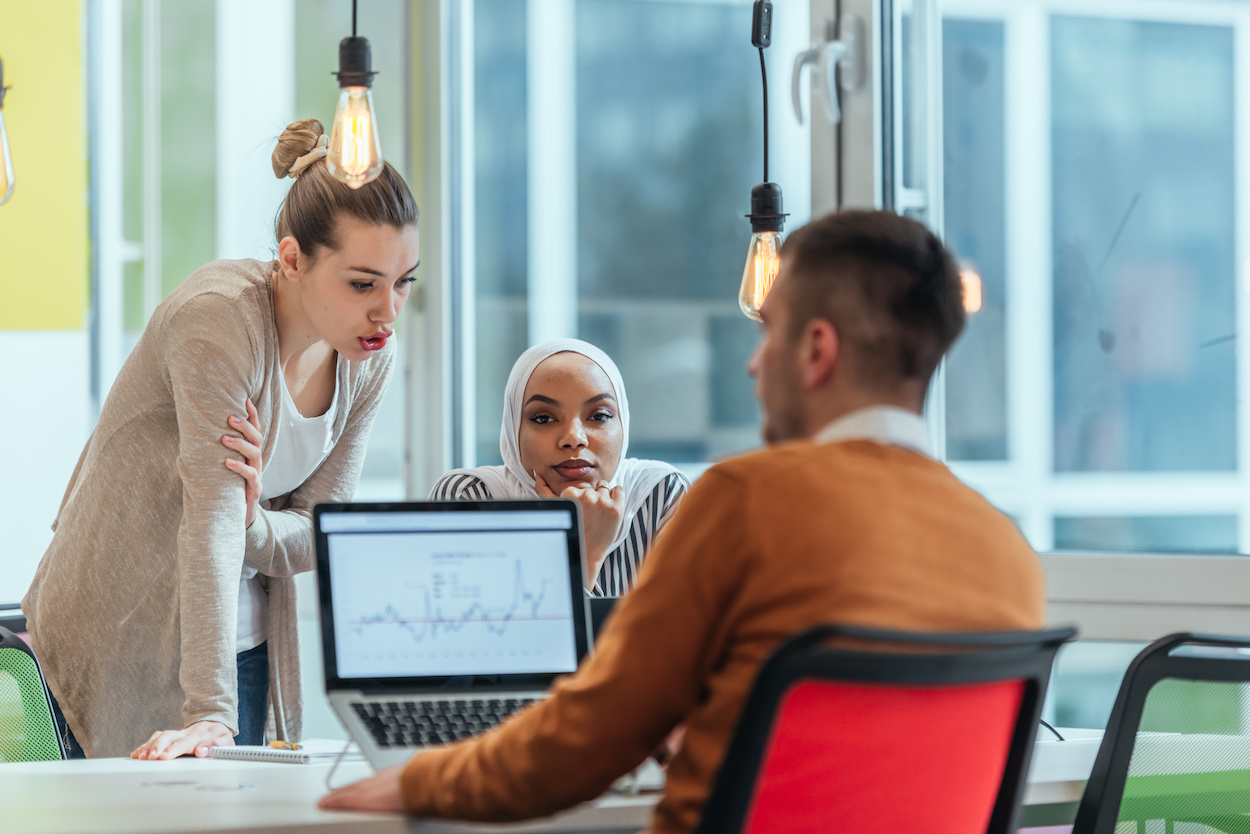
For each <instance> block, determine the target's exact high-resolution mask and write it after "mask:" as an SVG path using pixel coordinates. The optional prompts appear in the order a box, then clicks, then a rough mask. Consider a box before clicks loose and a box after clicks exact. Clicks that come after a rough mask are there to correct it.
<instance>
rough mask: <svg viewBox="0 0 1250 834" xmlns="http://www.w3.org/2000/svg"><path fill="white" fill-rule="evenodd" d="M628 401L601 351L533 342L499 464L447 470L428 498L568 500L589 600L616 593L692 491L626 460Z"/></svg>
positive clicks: (516, 374) (567, 342) (509, 392)
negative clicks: (576, 512)
mask: <svg viewBox="0 0 1250 834" xmlns="http://www.w3.org/2000/svg"><path fill="white" fill-rule="evenodd" d="M628 446H629V402H628V400H627V399H626V397H625V383H624V381H623V380H622V379H621V372H620V371H619V370H618V369H617V367H616V363H614V362H613V361H612V360H611V359H610V358H608V355H607V354H606V353H604V352H603V351H601V350H600V349H599V348H597V347H595V346H594V345H592V344H590V343H588V342H583V341H580V340H578V339H556V340H553V341H549V342H543V343H542V344H539V345H535V346H534V347H532V348H530V349H529V350H527V351H525V353H523V354H521V357H520V358H519V359H517V361H516V364H515V365H513V366H512V373H510V374H509V375H508V385H507V388H506V389H505V390H504V406H503V427H502V428H501V430H500V432H499V451H500V454H501V455H502V456H503V461H504V464H503V466H479V467H477V468H476V469H453V470H452V471H451V472H448V473H447V474H446V475H444V476H443V477H442V478H441V479H440V480H439V482H438V483H437V484H435V485H434V489H433V490H432V491H431V492H430V498H432V499H436V500H443V501H448V500H460V499H464V500H484V499H492V498H494V499H516V498H535V497H543V498H556V497H560V498H572V499H574V500H576V501H577V502H578V504H580V505H581V510H582V525H583V528H584V530H585V544H586V576H587V583H588V586H589V590H590V593H591V595H592V596H597V597H613V596H621V595H622V594H624V593H625V592H626V591H628V590H629V589H630V588H632V587H633V585H634V582H635V581H636V580H637V578H638V568H639V566H640V564H641V563H642V559H643V557H644V556H645V555H646V553H647V551H648V550H649V549H650V547H651V543H652V542H653V541H655V537H656V535H658V534H659V532H660V530H661V529H662V528H663V527H664V524H665V522H667V521H668V519H669V517H671V516H672V514H673V512H674V511H675V510H676V509H677V504H678V502H679V501H680V500H681V498H682V496H683V495H685V494H686V490H687V489H688V488H689V486H690V482H689V480H687V478H686V476H685V475H683V474H682V473H681V472H679V471H678V470H677V469H676V468H674V467H672V466H670V465H669V464H667V463H662V462H660V461H654V460H639V459H637V458H627V457H625V452H626V449H627V448H628Z"/></svg>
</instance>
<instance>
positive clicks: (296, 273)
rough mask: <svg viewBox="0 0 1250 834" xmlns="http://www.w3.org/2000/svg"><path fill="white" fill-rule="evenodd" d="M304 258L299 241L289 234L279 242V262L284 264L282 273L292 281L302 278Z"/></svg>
mask: <svg viewBox="0 0 1250 834" xmlns="http://www.w3.org/2000/svg"><path fill="white" fill-rule="evenodd" d="M303 260H304V258H303V256H302V253H301V252H300V249H299V241H298V240H296V239H295V238H293V237H291V236H290V235H287V236H286V237H284V238H282V240H280V241H279V242H278V263H279V264H280V265H281V266H282V274H283V275H285V276H286V277H287V278H288V279H289V280H291V281H298V280H299V279H300V267H302V266H303V263H302V261H303Z"/></svg>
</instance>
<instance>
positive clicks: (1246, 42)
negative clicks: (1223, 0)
mask: <svg viewBox="0 0 1250 834" xmlns="http://www.w3.org/2000/svg"><path fill="white" fill-rule="evenodd" d="M1234 26H1235V28H1234V35H1233V38H1234V40H1233V60H1234V61H1235V66H1234V68H1233V73H1234V82H1233V89H1234V90H1240V91H1245V90H1250V10H1246V9H1244V8H1242V9H1239V10H1238V14H1237V20H1236V23H1235V24H1234ZM1244 99H1245V96H1244V95H1239V96H1237V97H1236V99H1235V100H1234V106H1235V107H1236V113H1235V116H1234V119H1235V121H1234V135H1235V136H1237V137H1238V139H1239V140H1240V141H1237V142H1236V143H1235V144H1234V146H1233V147H1234V150H1233V153H1234V157H1233V159H1234V171H1235V176H1236V180H1235V182H1234V188H1235V192H1234V194H1235V196H1234V210H1235V211H1236V214H1237V217H1236V223H1235V224H1234V229H1236V241H1235V243H1234V259H1233V262H1234V263H1236V264H1238V265H1240V271H1239V274H1238V275H1237V276H1236V277H1235V279H1234V281H1233V297H1234V300H1235V301H1234V303H1235V304H1236V319H1235V321H1236V332H1237V340H1236V342H1235V352H1236V354H1235V355H1236V363H1237V370H1236V374H1237V383H1236V384H1237V398H1236V403H1237V422H1236V425H1237V474H1238V480H1239V482H1240V496H1241V506H1240V511H1239V513H1238V520H1237V521H1238V523H1237V545H1238V550H1240V551H1241V552H1242V553H1250V237H1248V236H1247V232H1248V231H1250V225H1248V224H1250V159H1247V155H1246V139H1247V137H1250V107H1248V106H1247V105H1246V102H1245V100H1244Z"/></svg>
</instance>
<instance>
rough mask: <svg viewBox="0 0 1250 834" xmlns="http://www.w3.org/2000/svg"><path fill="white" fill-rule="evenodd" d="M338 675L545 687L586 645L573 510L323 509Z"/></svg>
mask: <svg viewBox="0 0 1250 834" xmlns="http://www.w3.org/2000/svg"><path fill="white" fill-rule="evenodd" d="M315 519H316V530H317V561H318V572H319V577H318V578H319V584H320V586H321V591H322V593H321V596H322V632H323V640H324V642H325V656H326V661H327V666H326V669H327V681H328V682H331V681H333V682H334V684H335V685H336V686H343V687H352V688H369V687H370V686H375V687H377V686H387V685H388V684H389V685H403V684H405V683H407V684H412V685H416V686H418V687H420V688H426V687H432V688H447V687H452V688H466V689H472V688H477V687H479V686H482V685H486V686H490V685H495V684H498V685H500V686H517V685H531V684H541V685H545V683H546V682H549V680H550V679H551V678H554V677H555V676H556V675H560V674H565V673H568V672H572V671H573V670H575V669H576V668H577V664H578V662H579V660H580V659H581V656H582V655H583V654H584V652H585V647H586V610H585V601H584V594H583V591H582V581H581V576H582V560H581V548H580V546H579V544H578V528H579V524H578V517H577V511H576V508H575V506H574V505H573V504H572V502H565V501H559V502H554V501H541V502H532V501H526V502H494V501H492V502H454V503H445V502H422V503H411V504H387V505H381V504H379V505H364V504H349V505H323V506H319V507H317V509H316V511H315Z"/></svg>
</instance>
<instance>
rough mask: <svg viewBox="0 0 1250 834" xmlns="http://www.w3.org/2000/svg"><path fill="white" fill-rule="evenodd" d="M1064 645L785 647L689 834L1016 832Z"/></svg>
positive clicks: (822, 635) (1013, 641)
mask: <svg viewBox="0 0 1250 834" xmlns="http://www.w3.org/2000/svg"><path fill="white" fill-rule="evenodd" d="M1075 633H1076V632H1075V630H1074V629H1071V628H1063V629H1054V630H1050V631H1038V632H1018V633H1004V634H919V633H903V632H895V631H882V630H876V629H863V628H852V627H837V626H822V627H818V628H814V629H812V630H810V631H807V632H804V633H802V634H800V635H798V636H796V637H793V638H791V639H790V640H788V641H787V642H786V643H784V644H783V645H782V646H781V648H780V649H778V650H777V652H776V653H774V654H773V656H772V657H771V658H770V659H769V660H768V662H767V663H765V664H764V666H763V668H762V669H761V670H760V674H759V677H758V678H757V679H756V682H755V687H754V689H753V690H752V692H751V695H750V697H749V698H748V700H747V703H746V706H745V708H744V709H743V712H742V718H741V719H740V721H739V724H738V729H737V731H736V733H735V735H734V738H733V741H732V742H731V743H730V746H729V750H728V752H727V753H726V756H725V761H724V763H723V764H722V766H721V770H720V773H719V774H718V775H717V779H716V783H715V785H714V786H713V789H712V794H711V796H710V797H709V799H708V801H707V804H706V806H705V807H704V811H703V819H702V820H701V821H700V824H699V832H700V834H727V832H747V833H748V834H762V833H763V832H767V833H768V834H798V832H805V833H806V832H840V831H845V832H855V834H872V833H873V832H882V834H886V833H887V832H888V834H897V832H902V831H924V832H926V834H983V833H984V832H991V834H997V832H1002V833H1003V834H1007V832H1011V831H1014V830H1015V822H1016V817H1017V815H1018V813H1019V809H1020V803H1021V798H1022V797H1023V794H1024V779H1025V774H1026V772H1027V770H1028V763H1029V756H1030V754H1031V753H1032V749H1033V739H1034V737H1035V735H1036V732H1037V726H1038V718H1039V717H1040V714H1041V709H1042V701H1043V700H1044V699H1045V696H1046V684H1047V682H1048V681H1049V680H1050V669H1051V664H1052V662H1053V661H1054V657H1055V653H1056V652H1057V651H1058V650H1059V647H1060V646H1061V645H1062V644H1063V643H1064V642H1066V641H1067V640H1069V639H1071V638H1072V636H1073V635H1074V634H1075ZM835 638H836V639H837V640H838V641H839V645H838V647H830V646H829V645H827V644H828V642H829V641H830V640H832V639H835ZM847 640H853V641H854V642H853V644H851V645H853V646H854V648H852V647H850V646H848V645H847ZM863 646H871V647H872V648H874V649H875V648H878V647H879V648H880V651H871V650H869V649H868V648H860V647H863Z"/></svg>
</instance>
